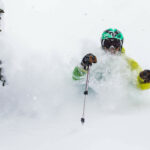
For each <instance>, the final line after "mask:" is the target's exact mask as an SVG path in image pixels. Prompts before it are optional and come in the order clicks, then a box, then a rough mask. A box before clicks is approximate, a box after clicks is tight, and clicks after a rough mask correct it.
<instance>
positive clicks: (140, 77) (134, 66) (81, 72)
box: [72, 28, 150, 90]
mask: <svg viewBox="0 0 150 150" xmlns="http://www.w3.org/2000/svg"><path fill="white" fill-rule="evenodd" d="M123 40H124V38H123V35H122V33H121V32H120V31H119V30H117V29H112V28H110V29H107V30H105V31H104V32H103V33H102V37H101V46H102V49H103V50H104V51H105V52H108V53H110V54H112V55H117V56H121V57H122V58H123V59H125V60H126V62H127V64H128V65H129V66H130V70H131V71H136V72H137V79H136V82H137V88H139V89H141V90H146V89H149V88H150V70H144V71H142V69H141V67H140V66H139V65H138V63H137V62H136V61H134V60H133V59H131V58H129V57H128V56H126V55H125V49H124V48H123ZM93 63H97V58H96V56H95V55H93V54H92V53H89V54H87V55H85V56H84V57H83V59H82V61H81V66H76V67H75V69H74V71H73V76H72V78H73V79H74V80H81V79H83V78H84V76H85V75H86V74H87V71H88V68H89V66H92V64H93Z"/></svg>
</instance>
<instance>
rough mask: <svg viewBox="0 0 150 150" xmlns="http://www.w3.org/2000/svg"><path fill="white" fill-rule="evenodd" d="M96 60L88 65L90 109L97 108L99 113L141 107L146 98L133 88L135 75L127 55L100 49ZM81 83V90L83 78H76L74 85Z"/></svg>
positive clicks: (83, 83) (135, 80) (124, 110)
mask: <svg viewBox="0 0 150 150" xmlns="http://www.w3.org/2000/svg"><path fill="white" fill-rule="evenodd" d="M97 60H98V62H97V64H93V65H92V67H91V68H90V82H89V95H88V103H89V107H90V108H89V109H91V111H95V110H96V108H97V111H99V112H102V111H104V112H105V113H106V112H107V113H109V112H128V111H129V110H133V108H134V109H136V107H137V109H139V107H142V106H143V105H144V103H145V101H144V100H143V94H142V92H141V91H140V90H139V89H137V87H136V82H137V75H138V74H137V72H136V71H131V69H130V66H129V65H128V63H127V60H126V58H125V57H124V56H120V55H111V54H109V53H105V52H104V51H103V50H102V49H99V51H98V53H97ZM81 85H82V86H81ZM80 86H81V89H82V91H83V90H84V87H85V80H84V81H79V84H78V87H77V88H79V87H80ZM92 104H93V105H95V106H92ZM92 108H93V109H94V110H93V109H92Z"/></svg>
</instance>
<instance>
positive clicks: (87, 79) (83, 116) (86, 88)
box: [81, 66, 90, 123]
mask: <svg viewBox="0 0 150 150" xmlns="http://www.w3.org/2000/svg"><path fill="white" fill-rule="evenodd" d="M89 73H90V68H89V66H88V72H87V78H86V86H85V91H84V95H85V96H84V103H83V113H82V118H81V123H84V122H85V105H86V96H87V95H88V85H89Z"/></svg>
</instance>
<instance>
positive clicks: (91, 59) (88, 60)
mask: <svg viewBox="0 0 150 150" xmlns="http://www.w3.org/2000/svg"><path fill="white" fill-rule="evenodd" d="M92 63H97V58H96V56H94V55H93V54H91V53H89V54H87V55H85V56H84V57H83V59H82V62H81V65H82V66H83V67H84V69H86V70H87V68H88V66H92Z"/></svg>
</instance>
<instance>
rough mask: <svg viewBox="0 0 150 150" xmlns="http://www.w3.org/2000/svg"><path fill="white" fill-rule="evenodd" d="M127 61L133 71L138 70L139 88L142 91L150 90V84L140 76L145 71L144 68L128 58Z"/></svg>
mask: <svg viewBox="0 0 150 150" xmlns="http://www.w3.org/2000/svg"><path fill="white" fill-rule="evenodd" d="M127 61H128V64H129V65H130V67H131V70H136V71H137V73H138V76H137V87H138V88H139V89H141V90H147V89H150V82H146V81H145V80H144V78H143V77H142V76H141V75H140V74H141V73H142V72H143V71H142V68H141V67H140V66H139V64H138V63H137V62H136V61H135V60H133V59H131V58H127Z"/></svg>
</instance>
